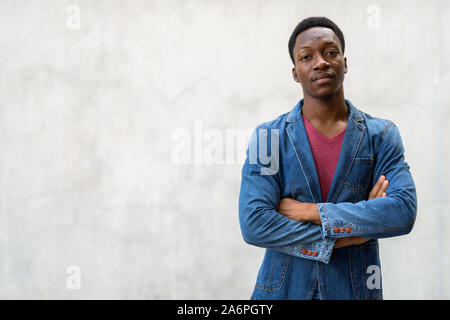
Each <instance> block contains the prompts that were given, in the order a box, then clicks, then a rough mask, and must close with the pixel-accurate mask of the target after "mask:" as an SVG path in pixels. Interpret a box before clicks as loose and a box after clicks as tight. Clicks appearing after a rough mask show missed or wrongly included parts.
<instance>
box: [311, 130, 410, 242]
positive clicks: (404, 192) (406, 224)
mask: <svg viewBox="0 0 450 320" xmlns="http://www.w3.org/2000/svg"><path fill="white" fill-rule="evenodd" d="M381 175H384V176H385V177H386V179H387V180H388V181H389V186H388V188H387V190H386V193H387V197H384V198H377V199H373V200H368V201H360V202H358V203H348V202H341V203H337V204H334V203H319V204H318V208H319V214H320V218H321V221H322V230H323V237H324V238H334V239H337V238H341V237H348V236H362V237H366V238H388V237H395V236H400V235H404V234H407V233H409V232H410V231H411V230H412V228H413V225H414V222H415V219H416V211H417V197H416V188H415V185H414V181H413V179H412V176H411V173H410V171H409V166H408V164H407V163H406V162H405V158H404V148H403V144H402V139H401V137H400V133H399V131H398V128H397V127H396V126H395V125H394V124H392V123H390V127H389V128H388V129H387V133H386V134H385V137H384V139H383V140H382V142H381V145H380V148H379V152H378V154H377V156H376V162H375V168H374V175H373V183H372V187H373V185H374V184H375V183H376V181H377V179H378V178H379V177H380V176H381Z"/></svg>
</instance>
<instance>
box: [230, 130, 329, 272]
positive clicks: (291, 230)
mask: <svg viewBox="0 0 450 320" xmlns="http://www.w3.org/2000/svg"><path fill="white" fill-rule="evenodd" d="M273 139H274V137H273V136H272V137H271V138H270V140H269V145H270V146H271V142H273V141H272V140H273ZM277 139H278V136H277ZM259 140H260V139H259V138H258V136H257V135H256V130H255V131H254V133H253V135H252V138H251V139H250V143H249V148H248V149H247V158H246V160H245V163H244V166H243V168H242V180H241V189H240V194H239V222H240V226H241V231H242V235H243V238H244V240H245V241H246V242H247V243H249V244H251V245H255V246H258V247H263V248H270V249H273V250H277V251H281V252H284V253H287V254H290V255H293V256H297V257H301V258H306V259H312V260H317V261H322V262H324V263H328V262H329V260H330V257H331V253H332V249H333V246H334V242H335V240H334V239H324V238H322V227H321V226H318V225H315V224H310V223H303V222H298V221H294V220H291V219H288V218H286V217H285V216H283V215H282V214H280V213H279V212H277V210H278V204H279V202H280V179H279V171H278V163H279V161H278V160H279V153H278V152H274V153H271V156H270V158H271V163H270V164H269V165H270V166H271V167H272V168H275V169H276V170H273V171H272V172H269V173H268V172H267V166H266V165H267V163H266V164H265V165H263V164H262V163H261V161H260V159H257V156H256V153H257V150H259V145H258V141H259ZM275 149H276V148H275ZM270 150H272V151H273V150H274V149H272V147H271V148H270ZM274 163H275V164H274Z"/></svg>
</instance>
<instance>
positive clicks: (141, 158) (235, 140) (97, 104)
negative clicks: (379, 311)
mask: <svg viewBox="0 0 450 320" xmlns="http://www.w3.org/2000/svg"><path fill="white" fill-rule="evenodd" d="M311 15H325V16H328V17H330V18H331V19H333V20H334V21H335V22H336V23H337V24H338V25H340V26H341V28H342V29H343V31H344V34H345V36H346V43H347V49H346V56H347V59H348V64H349V73H348V74H347V78H346V82H345V84H344V86H345V92H346V97H347V98H348V99H350V100H351V101H352V102H353V103H354V104H355V105H356V106H357V107H359V108H360V109H362V110H364V111H366V112H368V113H370V114H372V115H375V116H378V117H383V118H388V119H391V120H393V121H394V122H395V123H396V124H397V125H398V126H399V128H400V131H401V133H402V136H403V140H404V144H405V148H406V157H407V161H408V162H409V164H410V166H411V170H412V174H413V176H414V178H415V181H416V184H417V191H418V199H419V211H418V217H417V220H416V226H415V228H414V230H413V232H412V233H411V234H409V235H407V236H403V237H399V238H393V239H384V240H381V241H380V243H381V250H382V254H381V258H382V266H383V279H384V288H385V289H384V295H385V298H386V299H405V298H411V299H422V298H423V299H438V298H446V299H449V298H450V277H447V276H446V274H447V270H448V269H449V267H450V261H449V253H450V236H449V234H450V230H449V229H450V216H449V209H450V208H449V200H448V199H449V197H448V196H447V195H448V194H449V189H450V188H449V185H448V181H449V180H450V175H449V169H448V163H449V160H450V151H449V150H450V148H449V142H448V137H449V136H450V132H449V131H450V117H449V110H450V109H449V107H450V98H449V94H448V88H449V87H450V79H449V67H450V66H449V59H448V54H449V47H450V43H449V41H450V28H449V23H448V21H447V20H446V17H448V16H449V15H450V1H444V0H442V1H439V0H436V1H415V0H414V1H411V0H408V1H407V0H402V1H401V0H396V1H381V0H374V1H362V0H351V1H350V0H345V1H344V0H341V1H314V2H311V1H300V0H295V1H275V0H274V1H257V0H246V1H237V0H233V1H225V0H217V1H206V0H196V1H181V0H179V1H136V0H133V1H112V0H103V1H81V0H80V1H56V0H55V1H50V0H48V1H12V0H11V1H0V147H1V156H0V281H1V285H0V298H8V299H14V298H24V299H41V298H43V299H49V298H56V299H79V298H86V299H91V298H113V299H116V298H117V299H130V298H135V299H162V298H166V299H229V298H230V299H234V298H236V299H246V298H248V297H249V296H250V294H251V291H252V287H253V284H254V281H255V278H256V273H257V270H258V267H259V264H260V262H261V258H262V256H263V253H264V250H263V249H259V248H256V247H251V246H249V245H247V244H245V243H244V241H243V240H242V238H241V234H240V229H239V224H238V211H237V197H238V192H239V184H240V170H241V163H242V155H243V152H244V147H245V133H246V132H247V131H248V130H251V129H253V128H254V127H255V126H256V125H257V124H258V123H260V122H263V121H267V120H270V119H273V118H275V117H276V116H278V115H280V114H282V113H285V112H287V111H289V110H290V109H291V108H292V106H293V105H294V104H295V103H296V102H297V101H298V99H299V98H300V97H301V88H300V87H299V86H298V85H297V84H296V83H295V82H294V81H293V80H292V77H291V71H290V70H291V62H290V59H289V56H288V52H287V40H288V38H289V36H290V33H291V31H292V29H293V28H294V26H295V25H296V24H297V23H298V22H299V20H300V19H302V18H305V17H307V16H311ZM446 137H447V138H446ZM242 141H244V144H243V143H242ZM243 145H244V146H243Z"/></svg>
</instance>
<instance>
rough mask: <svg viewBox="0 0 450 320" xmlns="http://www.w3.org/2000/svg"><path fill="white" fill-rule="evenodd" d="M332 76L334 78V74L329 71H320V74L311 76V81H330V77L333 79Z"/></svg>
mask: <svg viewBox="0 0 450 320" xmlns="http://www.w3.org/2000/svg"><path fill="white" fill-rule="evenodd" d="M333 78H334V74H331V73H321V74H318V75H315V76H314V77H313V78H312V81H313V82H320V83H325V82H329V81H331V79H333Z"/></svg>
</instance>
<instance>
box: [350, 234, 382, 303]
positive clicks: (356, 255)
mask: <svg viewBox="0 0 450 320" xmlns="http://www.w3.org/2000/svg"><path fill="white" fill-rule="evenodd" d="M348 250H349V255H348V256H349V264H350V277H351V282H352V288H353V292H354V294H355V296H356V298H357V299H358V300H361V299H370V300H381V299H383V294H382V279H381V266H380V258H379V250H378V240H376V239H372V240H369V241H367V242H366V243H364V244H362V245H359V246H350V247H349V248H348Z"/></svg>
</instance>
